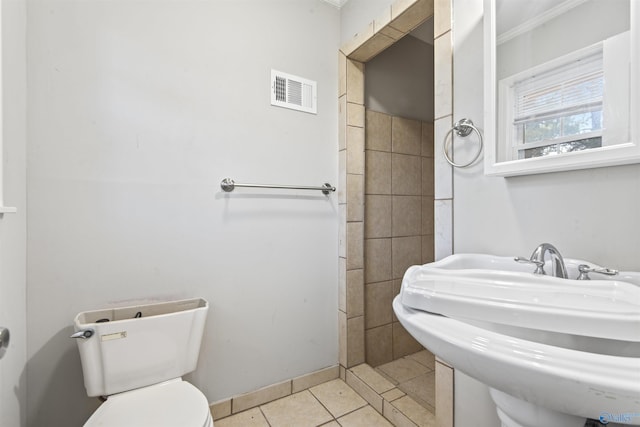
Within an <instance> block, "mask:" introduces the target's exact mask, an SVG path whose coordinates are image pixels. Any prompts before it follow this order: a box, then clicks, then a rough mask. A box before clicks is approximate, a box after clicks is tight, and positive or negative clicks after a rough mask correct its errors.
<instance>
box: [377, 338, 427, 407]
mask: <svg viewBox="0 0 640 427" xmlns="http://www.w3.org/2000/svg"><path fill="white" fill-rule="evenodd" d="M435 364H436V358H435V356H434V355H433V354H431V353H430V352H429V351H427V350H423V351H420V352H418V353H414V354H411V355H409V356H405V357H403V358H401V359H397V360H394V361H393V362H389V363H386V364H384V365H380V366H378V367H377V368H376V371H378V372H379V373H380V374H381V375H382V376H383V377H385V378H386V379H387V380H389V381H391V382H392V383H393V385H395V386H396V387H397V388H398V389H400V390H402V391H403V392H405V393H406V394H407V396H409V397H411V398H412V399H413V400H415V401H416V402H417V403H419V404H420V405H421V406H422V407H423V408H425V409H427V410H428V411H429V412H432V413H435V406H436V391H435V386H436V378H435V374H436V372H435V369H436V366H435Z"/></svg>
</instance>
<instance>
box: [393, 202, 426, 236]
mask: <svg viewBox="0 0 640 427" xmlns="http://www.w3.org/2000/svg"><path fill="white" fill-rule="evenodd" d="M421 233H422V197H421V196H393V215H392V235H393V237H399V236H418V235H420V234H421Z"/></svg>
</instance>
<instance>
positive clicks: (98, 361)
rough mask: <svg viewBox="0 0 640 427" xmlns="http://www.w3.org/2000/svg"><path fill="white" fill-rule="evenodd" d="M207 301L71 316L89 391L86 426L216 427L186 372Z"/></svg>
mask: <svg viewBox="0 0 640 427" xmlns="http://www.w3.org/2000/svg"><path fill="white" fill-rule="evenodd" d="M208 309H209V304H208V303H207V301H206V300H204V299H202V298H195V299H188V300H181V301H170V302H162V303H154V304H144V305H136V306H130V307H119V308H112V309H104V310H96V311H86V312H82V313H79V314H78V315H77V316H76V317H75V319H74V329H75V331H76V332H75V333H74V334H73V335H72V336H71V337H72V338H76V339H77V343H78V349H79V351H80V360H81V362H82V372H83V375H84V385H85V388H86V389H87V395H88V396H103V397H106V400H105V401H104V403H102V405H100V407H99V408H98V409H97V410H96V411H95V412H94V413H93V414H92V415H91V417H90V418H89V419H88V420H87V422H86V423H85V424H84V426H85V427H97V426H101V427H111V426H113V427H145V426H153V427H176V426H180V427H213V419H212V418H211V412H210V410H209V403H208V401H207V398H206V397H205V396H204V394H202V392H201V391H200V390H198V389H197V388H196V387H194V386H193V385H192V384H190V383H188V382H187V381H184V380H183V379H182V376H183V375H185V374H187V373H189V372H193V371H194V370H195V369H196V366H197V363H198V355H199V353H200V343H201V342H202V334H203V331H204V324H205V320H206V317H207V311H208Z"/></svg>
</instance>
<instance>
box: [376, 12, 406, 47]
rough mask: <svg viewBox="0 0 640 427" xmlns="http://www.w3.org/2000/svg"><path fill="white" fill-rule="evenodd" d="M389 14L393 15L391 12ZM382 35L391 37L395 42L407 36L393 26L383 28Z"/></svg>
mask: <svg viewBox="0 0 640 427" xmlns="http://www.w3.org/2000/svg"><path fill="white" fill-rule="evenodd" d="M389 13H391V11H389ZM380 33H381V34H384V35H385V36H387V37H391V38H392V39H394V40H400V39H401V38H403V37H404V36H406V35H407V33H403V32H402V31H400V30H396V29H395V28H393V27H392V26H387V27H384V28H382V29H381V30H380Z"/></svg>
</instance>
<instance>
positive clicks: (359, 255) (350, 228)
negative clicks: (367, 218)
mask: <svg viewBox="0 0 640 427" xmlns="http://www.w3.org/2000/svg"><path fill="white" fill-rule="evenodd" d="M363 243H364V226H363V223H362V222H348V223H347V270H356V269H358V268H363V267H364V248H363V246H364V244H363Z"/></svg>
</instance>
